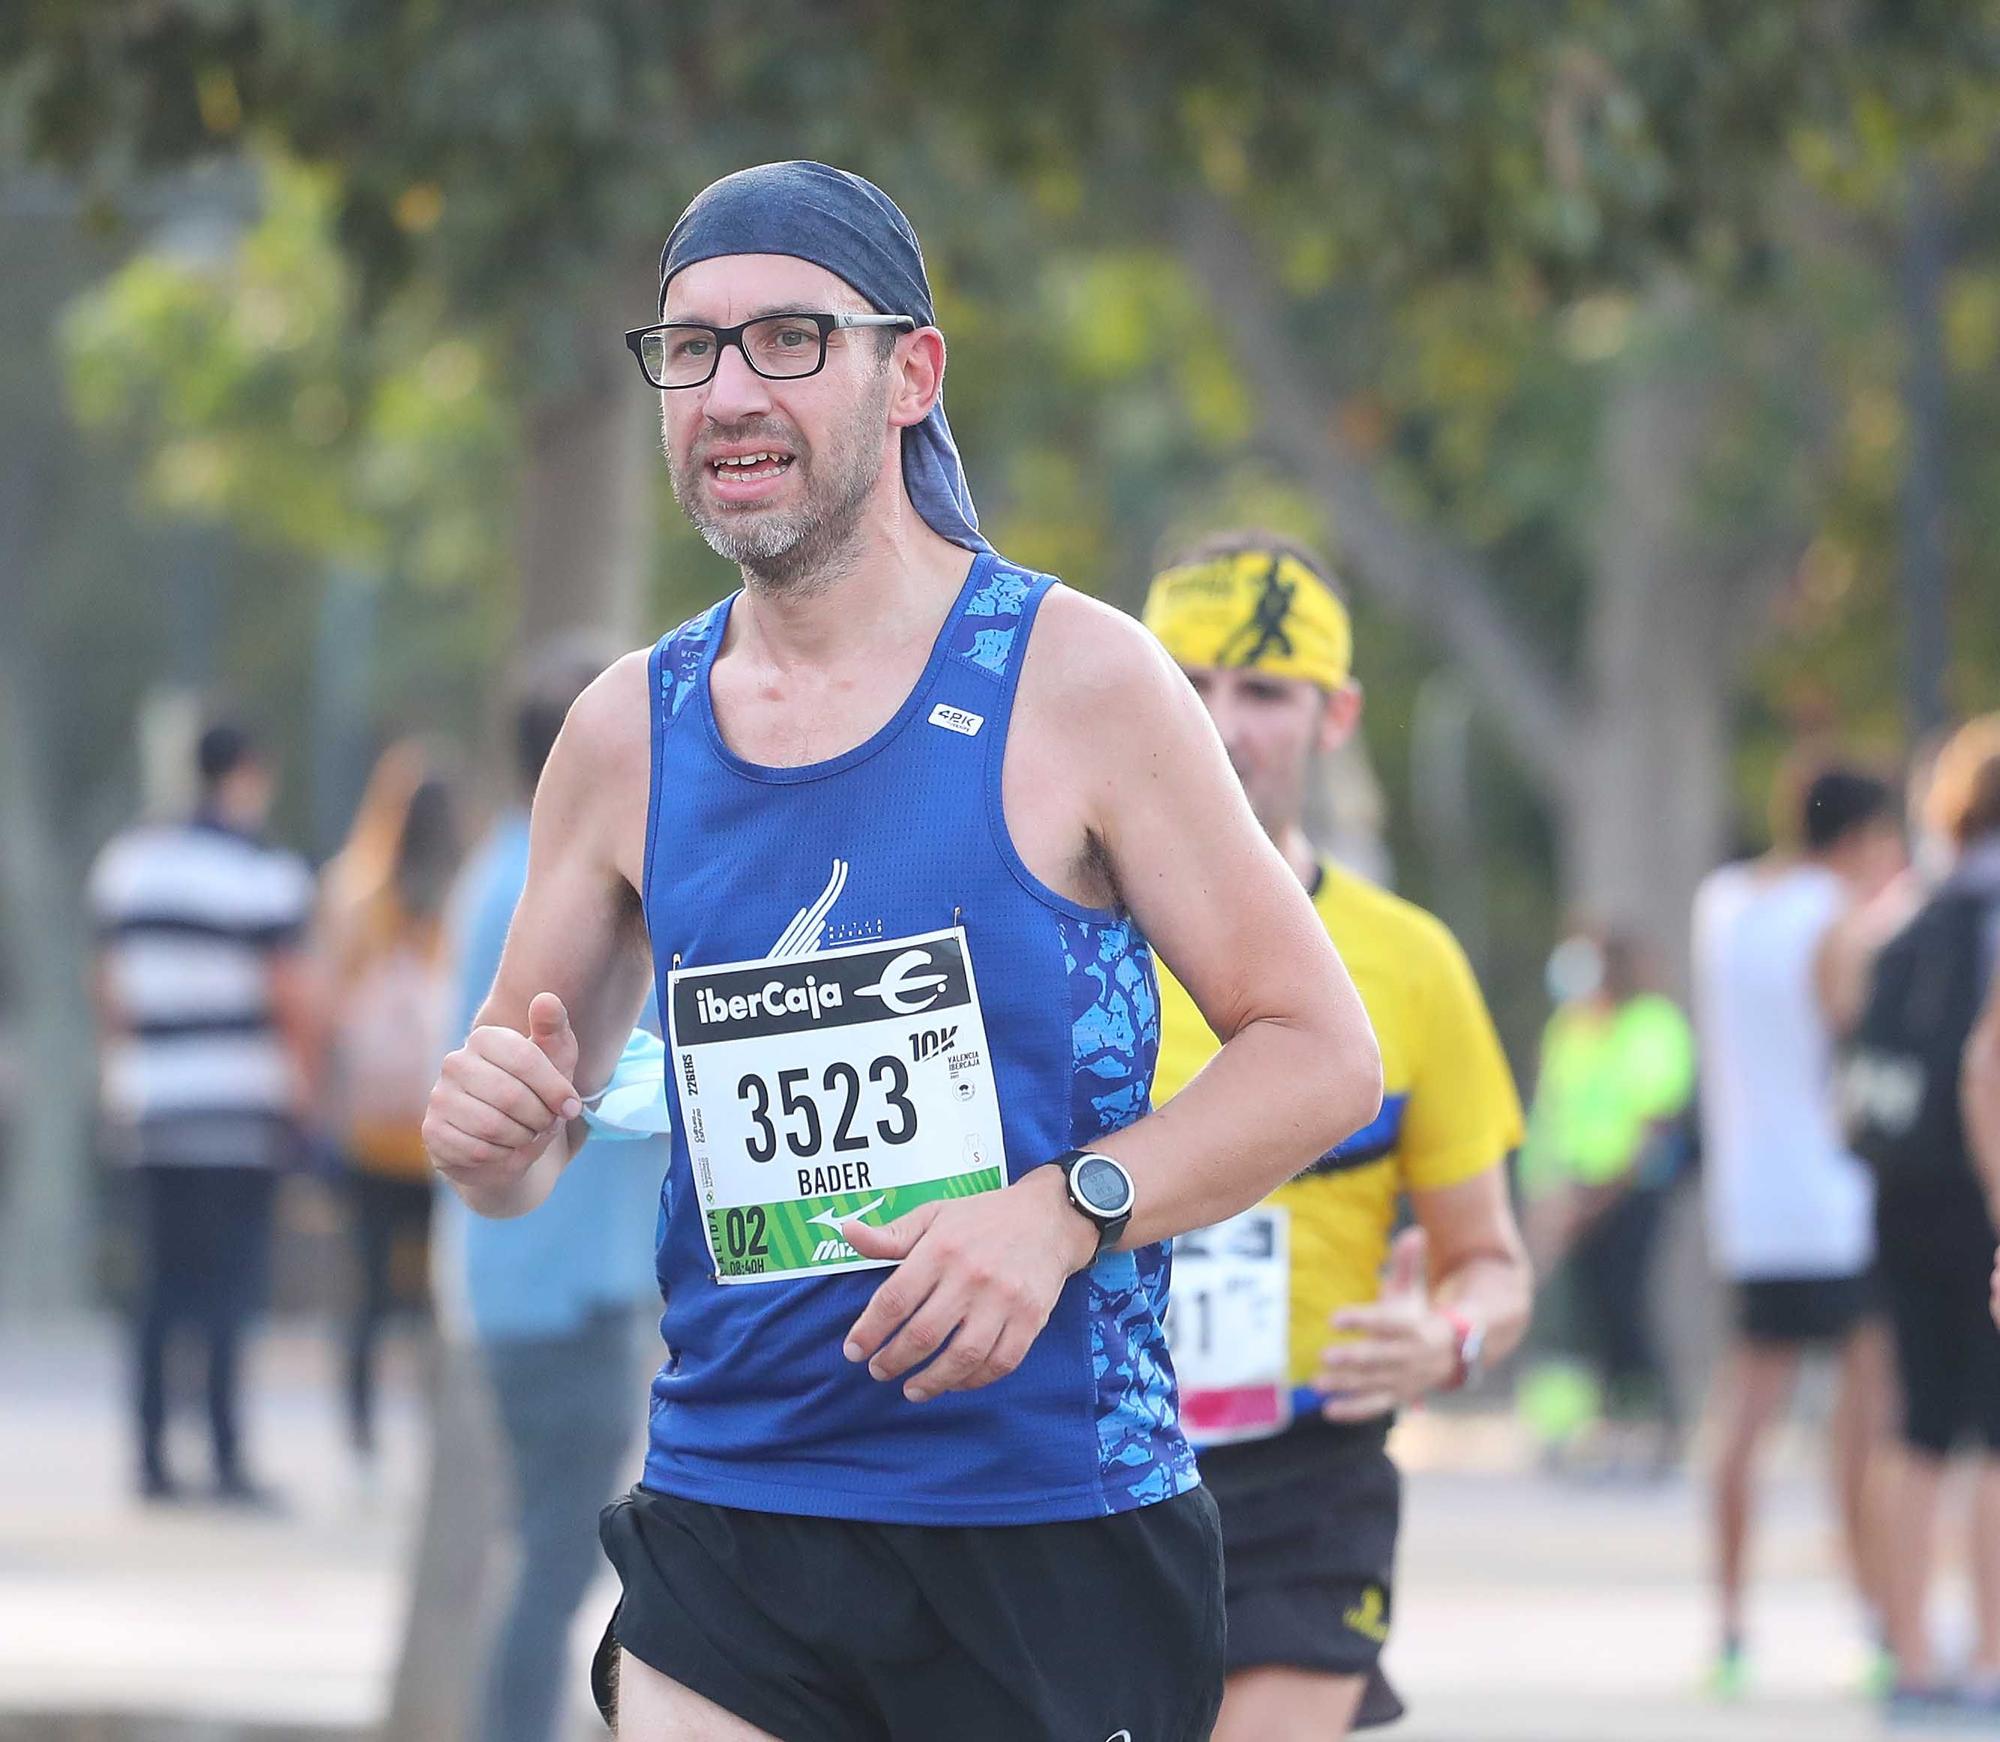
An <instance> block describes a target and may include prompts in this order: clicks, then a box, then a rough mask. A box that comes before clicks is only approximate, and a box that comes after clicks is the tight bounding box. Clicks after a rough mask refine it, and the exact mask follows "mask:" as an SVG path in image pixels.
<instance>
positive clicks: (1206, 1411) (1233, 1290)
mask: <svg viewBox="0 0 2000 1742" xmlns="http://www.w3.org/2000/svg"><path fill="white" fill-rule="evenodd" d="M1290 1232H1291V1228H1290V1217H1289V1216H1288V1215H1287V1213H1286V1212H1285V1211H1284V1210H1283V1209H1282V1208H1280V1207H1279V1206H1277V1205H1275V1204H1260V1205H1258V1206H1257V1207H1256V1208H1255V1209H1250V1210H1245V1211H1243V1213H1242V1214H1241V1215H1236V1216H1231V1217H1230V1218H1229V1220H1228V1221H1226V1222H1218V1223H1217V1224H1216V1225H1215V1226H1214V1227H1212V1228H1200V1229H1197V1230H1195V1231H1194V1232H1193V1233H1191V1234H1183V1235H1181V1236H1180V1237H1179V1238H1178V1239H1176V1240H1175V1241H1174V1292H1173V1297H1172V1299H1171V1301H1170V1302H1169V1303H1168V1307H1167V1343H1168V1346H1169V1347H1170V1348H1171V1349H1172V1350H1173V1356H1174V1368H1175V1370H1176V1372H1178V1373H1179V1375H1180V1382H1181V1420H1182V1422H1183V1423H1184V1424H1185V1425H1186V1428H1187V1431H1188V1437H1189V1438H1191V1439H1192V1440H1194V1442H1195V1443H1196V1444H1197V1445H1220V1444H1222V1443H1224V1442H1226V1441H1229V1440H1249V1439H1262V1438H1264V1437H1265V1436H1267V1435H1270V1434H1275V1433H1279V1432H1281V1431H1282V1430H1283V1429H1285V1428H1287V1427H1289V1426H1290V1425H1291V1421H1292V1387H1291V1384H1290V1381H1289V1379H1288V1377H1287V1368H1288V1355H1289V1333H1290V1325H1291V1318H1290V1305H1291V1277H1292V1266H1291V1251H1290V1240H1289V1235H1290Z"/></svg>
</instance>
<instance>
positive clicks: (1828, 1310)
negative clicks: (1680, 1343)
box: [1736, 1272, 1878, 1346]
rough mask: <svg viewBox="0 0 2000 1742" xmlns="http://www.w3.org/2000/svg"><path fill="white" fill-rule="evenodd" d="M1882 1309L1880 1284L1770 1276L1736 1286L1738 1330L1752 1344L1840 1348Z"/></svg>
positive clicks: (1852, 1278)
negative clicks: (1810, 1345)
mask: <svg viewBox="0 0 2000 1742" xmlns="http://www.w3.org/2000/svg"><path fill="white" fill-rule="evenodd" d="M1877 1310H1878V1307H1877V1288H1876V1283H1875V1280H1874V1278H1873V1277H1872V1276H1870V1275H1868V1274H1867V1273H1866V1272H1864V1273H1863V1274H1861V1275H1859V1276H1766V1277H1753V1278H1750V1279H1748V1280H1746V1281H1742V1282H1739V1283H1738V1284H1737V1285H1736V1328H1737V1330H1738V1331H1740V1332H1741V1333H1742V1335H1743V1340H1744V1341H1745V1342H1747V1343H1775V1344H1780V1345H1788V1344H1797V1345H1800V1346H1804V1345H1806V1344H1812V1343H1841V1342H1845V1341H1846V1340H1847V1337H1848V1335H1849V1333H1851V1332H1852V1331H1853V1330H1854V1328H1855V1327H1856V1326H1857V1325H1859V1324H1860V1323H1861V1322H1862V1321H1863V1320H1864V1319H1866V1318H1867V1317H1869V1315H1870V1314H1871V1313H1873V1312H1875V1311H1877Z"/></svg>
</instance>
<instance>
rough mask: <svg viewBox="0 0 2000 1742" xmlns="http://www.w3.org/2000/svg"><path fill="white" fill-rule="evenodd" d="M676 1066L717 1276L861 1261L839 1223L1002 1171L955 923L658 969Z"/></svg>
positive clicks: (812, 1270) (981, 1042) (892, 1212)
mask: <svg viewBox="0 0 2000 1742" xmlns="http://www.w3.org/2000/svg"><path fill="white" fill-rule="evenodd" d="M667 1002H668V1010H669V1019H670V1024H671V1036H672V1043H673V1052H672V1058H671V1061H670V1062H671V1070H672V1074H673V1079H674V1090H675V1094H676V1097H677V1099H678V1100H679V1103H680V1113H681V1129H682V1130H683V1131H684V1132H685V1133H686V1134H687V1142H688V1153H689V1159H690V1161H691V1163H692V1165H693V1168H694V1179H695V1189H696V1191H697V1192H698V1193H699V1194H700V1199H701V1208H702V1219H703V1225H704V1231H705V1233H706V1235H707V1239H708V1248H709V1254H710V1257H711V1258H712V1260H713V1261H714V1266H715V1276H716V1279H717V1280H718V1281H719V1282H725V1283H737V1282H775V1281H778V1280H780V1279H782V1278H786V1277H798V1276H816V1275H823V1274H827V1273H830V1272H834V1271H841V1270H855V1269H862V1268H866V1267H868V1266H869V1265H870V1264H871V1263H876V1262H880V1261H871V1260H868V1259H864V1258H862V1257H861V1256H860V1255H859V1254H857V1253H856V1252H855V1250H854V1249H853V1247H851V1246H849V1245H848V1244H847V1242H846V1240H845V1239H844V1238H842V1236H841V1232H840V1225H841V1223H842V1222H843V1221H846V1220H848V1219H849V1218H859V1219H861V1220H863V1221H867V1222H871V1223H874V1224H876V1225H880V1224H881V1223H884V1222H888V1221H892V1220H894V1219H895V1218H896V1217H897V1216H900V1215H902V1214H903V1213H904V1212H906V1211H908V1210H911V1209H914V1208H915V1207H916V1206H917V1205H918V1204H921V1203H925V1202H927V1201H929V1200H931V1199H933V1198H941V1197H969V1196H971V1195H973V1194H974V1193H977V1192H986V1191H995V1190H998V1189H999V1187H1000V1186H1001V1185H1003V1184H1004V1183H1005V1171H1006V1170H1005V1160H1004V1157H1003V1153H1002V1149H1001V1141H1000V1108H999V1101H998V1098H997V1096H996V1093H995V1089H994V1078H993V1063H992V1057H991V1055H990V1053H989V1052H988V1050H987V1044H986V1026H985V1021H984V1018H983V1017H982V1015H981V1012H980V1007H979V993H978V988H977V986H976V984H975V982H974V980H973V975H972V958H971V954H970V952H969V951H968V949H967V947H966V941H965V933H964V931H963V929H962V928H959V927H953V928H952V929H950V930H948V931H938V932H927V933H924V934H922V935H920V936H914V937H905V938H894V939H889V940H885V941H877V942H871V943H866V944H856V945H851V946H849V947H847V948H844V949H836V950H826V951H822V952H819V953H816V954H813V955H809V956H792V957H771V958H769V959H767V960H764V961H759V962H730V963H724V964H721V965H718V966H713V967H703V968H679V969H676V970H675V971H674V972H673V973H672V974H671V975H670V976H669V977H668V995H667Z"/></svg>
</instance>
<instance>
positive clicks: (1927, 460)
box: [1897, 163, 1951, 745]
mask: <svg viewBox="0 0 2000 1742" xmlns="http://www.w3.org/2000/svg"><path fill="white" fill-rule="evenodd" d="M1908 200H1909V207H1908V215H1907V217H1906V218H1905V221H1904V225H1903V233H1902V237H1901V247H1900V250H1899V256H1900V257H1899V259H1898V260H1897V268H1898V270H1897V277H1898V279H1899V280H1900V284H1899V289H1900V291H1901V295H1902V306H1903V335H1904V344H1905V347H1906V349H1907V358H1906V361H1905V363H1904V366H1903V414H1904V418H1905V420H1906V421H1907V423H1908V425H1909V431H1910V435H1909V443H1908V449H1909V457H1908V459H1907V460H1906V461H1905V462H1904V469H1903V492H1902V503H1901V509H1902V545H1903V550H1902V570H1903V670H1904V679H1903V694H1904V703H1903V712H1904V720H1905V724H1906V728H1907V730H1908V732H1909V737H1910V742H1911V743H1912V744H1913V745H1917V744H1921V743H1922V742H1923V741H1924V740H1925V739H1927V738H1929V737H1931V736H1932V735H1933V734H1934V733H1936V732H1938V731H1940V730H1942V729H1943V727H1944V726H1945V725H1946V723H1947V722H1948V720H1949V718H1950V708H1949V705H1948V703H1947V702H1946V699H1945V674H1946V671H1947V668H1948V667H1949V666H1950V664H1951V641H1950V628H1949V617H1948V612H1947V608H1946V569H1947V558H1946V553H1945V498H1946V479H1945V424H1946V412H1947V400H1948V395H1947V390H1946V385H1945V358H1944V280H1945V269H1946V265H1947V261H1948V255H1949V240H1948V237H1947V234H1946V214H1945V209H1944V198H1943V195H1942V193H1941V192H1940V190H1939V187H1938V177H1937V171H1936V170H1935V169H1934V168H1932V167H1931V166H1930V165H1929V164H1927V163H1919V164H1918V165H1917V167H1916V168H1915V169H1914V170H1913V171H1912V172H1911V175H1910V181H1909V192H1908Z"/></svg>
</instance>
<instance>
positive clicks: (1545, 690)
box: [1177, 198, 1576, 796]
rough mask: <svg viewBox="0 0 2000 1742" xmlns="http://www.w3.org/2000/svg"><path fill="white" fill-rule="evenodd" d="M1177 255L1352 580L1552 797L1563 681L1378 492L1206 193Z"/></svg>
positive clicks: (1250, 251)
mask: <svg viewBox="0 0 2000 1742" xmlns="http://www.w3.org/2000/svg"><path fill="white" fill-rule="evenodd" d="M1177 229H1178V237H1177V240H1178V245H1179V250H1180V254H1181V258H1182V260H1183V261H1184V262H1185V263H1186V264H1187V266H1188V267H1189V269H1190V270H1191V271H1192V272H1193V274H1194V276H1195V278H1196V280H1197V282H1199V283H1200V284H1201V285H1202V286H1204V287H1205V289H1206V290H1207V292H1208V296H1209V300H1210V302H1211V303H1212V304H1213V306H1214V309H1215V313H1216V315H1217V317H1218V318H1219V319H1220V320H1221V322H1222V323H1223V326H1224V328H1225V329H1226V330H1227V331H1228V333H1229V335H1230V337H1231V339H1232V340H1233V341H1234V343H1235V347H1236V352H1237V356H1238V358H1239V360H1240V361H1241V362H1242V364H1243V366H1244V367H1245V369H1246V370H1247V371H1248V372H1249V375H1250V378H1251V380H1252V381H1253V383H1254V384H1255V386H1256V388H1257V391H1258V394H1259V396H1260V398H1261V400H1262V406H1263V414H1264V429H1265V433H1266V435H1267V436H1268V437H1269V439H1270V440H1271V441H1272V442H1273V443H1274V444H1275V445H1276V446H1277V447H1278V448H1279V449H1280V450H1281V452H1282V453H1283V454H1284V456H1285V457H1286V458H1287V459H1288V460H1289V461H1290V463H1291V464H1292V465H1293V466H1294V467H1295V468H1296V470H1297V472H1298V474H1299V476H1300V478H1301V479H1302V480H1303V481H1304V482H1305V483H1306V484H1307V485H1308V486H1310V487H1311V489H1312V490H1313V491H1314V492H1315V493H1317V494H1318V495H1319V496H1320V497H1321V499H1322V500H1323V501H1324V502H1325V503H1326V505H1327V507H1328V508H1329V509H1330V510H1331V513H1332V518H1333V523H1334V526H1335V527H1336V528H1337V533H1338V537H1339V541H1340V549H1341V553H1342V555H1343V557H1344V558H1345V559H1346V560H1347V562H1348V563H1349V564H1350V565H1351V567H1352V570H1353V573H1354V575H1355V578H1356V579H1357V580H1358V581H1359V582H1360V583H1361V584H1362V585H1364V586H1366V587H1367V588H1368V590H1369V591H1370V592H1371V593H1372V594H1373V595H1374V596H1375V597H1376V598H1378V599H1380V600H1381V602H1382V603H1383V604H1385V605H1387V606H1388V607H1390V608H1391V609H1392V610H1395V611H1396V612H1398V613H1399V614H1401V615H1403V616H1405V617H1408V618H1412V619H1414V620H1416V621H1418V622H1421V623H1423V624H1425V625H1426V626H1428V627H1429V628H1430V629H1431V630H1433V631H1434V632H1435V633H1436V634H1437V636H1438V637H1439V638H1440V639H1441V640H1442V641H1443V643H1444V644H1445V646H1446V648H1447V649H1448V650H1449V651H1450V653H1451V654H1452V656H1453V658H1455V659H1456V660H1457V661H1458V662H1459V663H1460V664H1461V665H1462V666H1463V667H1464V669H1465V671H1466V673H1467V675H1468V677H1469V678H1470V680H1471V682H1472V684H1473V686H1474V688H1475V690H1476V691H1477V693H1478V695H1479V698H1480V700H1481V702H1482V703H1484V705H1485V706H1486V707H1487V708H1488V709H1489V710H1490V711H1491V712H1492V714H1493V716H1494V718H1495V720H1496V721H1497V722H1498V724H1499V726H1500V729H1501V731H1502V732H1503V733H1504V735H1505V736H1506V739H1507V741H1508V743H1509V745H1510V746H1511V747H1512V749H1513V750H1514V753H1515V754H1516V756H1518V757H1519V759H1520V761H1521V764H1522V766H1523V767H1524V768H1525V769H1526V770H1527V772H1528V773H1529V774H1530V775H1531V776H1532V777H1533V779H1534V780H1535V781H1536V783H1537V784H1538V785H1539V786H1540V787H1541V789H1542V790H1543V791H1544V792H1545V793H1547V794H1549V795H1551V796H1554V795H1557V794H1559V793H1560V792H1561V791H1562V790H1563V788H1564V785H1565V783H1566V781H1567V779H1568V777H1569V772H1570V770H1571V769H1572V767H1573V765H1574V760H1575V734H1576V725H1575V721H1574V710H1573V708H1572V704H1571V701H1570V697H1569V691H1568V687H1567V686H1566V685H1565V683H1564V682H1563V680H1562V678H1561V676H1560V674H1559V673H1557V672H1556V671H1555V670H1554V669H1552V668H1551V667H1550V666H1549V665H1548V664H1547V662H1546V661H1545V660H1544V659H1543V658H1542V657H1541V655H1540V654H1539V653H1538V652H1537V651H1536V649H1535V648H1534V647H1533V646H1532V645H1531V644H1530V643H1529V642H1528V641H1527V640H1525V639H1524V638H1523V637H1522V636H1521V635H1520V634H1519V633H1518V632H1517V631H1516V630H1515V629H1514V628H1513V627H1512V626H1511V625H1510V624H1509V623H1508V622H1507V620H1506V619H1505V617H1504V616H1503V615H1502V614H1501V611H1500V608H1499V606H1498V604H1497V603H1496V601H1497V598H1498V589H1497V587H1496V586H1495V584H1494V582H1493V580H1492V578H1491V577H1490V576H1489V575H1488V574H1487V573H1486V571H1485V570H1484V569H1483V568H1482V567H1481V566H1480V565H1479V563H1478V562H1477V561H1476V560H1475V559H1474V558H1472V557H1471V556H1469V555H1468V554H1466V553H1465V552H1463V551H1460V550H1456V549H1454V548H1452V546H1451V545H1449V544H1448V543H1447V542H1446V541H1444V540H1443V539H1440V538H1438V537H1436V536H1435V535H1434V534H1432V533H1429V532H1426V531H1424V530H1422V529H1421V528H1418V527H1415V526H1412V525H1410V524H1409V523H1408V522H1407V521H1406V520H1405V519H1404V518H1403V517H1402V516H1401V515H1399V514H1398V513H1397V512H1396V511H1395V510H1394V509H1392V508H1391V507H1390V506H1389V504H1388V503H1387V502H1385V501H1384V500H1383V498H1382V494H1381V491H1380V490H1379V489H1378V488H1377V486H1376V483H1375V480H1374V479H1373V478H1372V477H1371V476H1370V475H1369V471H1368V467H1367V464H1366V462H1364V461H1363V460H1361V459H1360V458H1359V457H1358V456H1357V455H1355V454H1354V453H1353V452H1352V451H1351V450H1350V449H1349V448H1348V447H1347V445H1346V444H1345V443H1344V442H1343V441H1342V440H1341V439H1340V437H1339V435H1338V433H1337V432H1336V431H1334V430H1333V429H1332V428H1331V427H1330V426H1329V420H1328V419H1327V417H1326V416H1325V407H1324V405H1323V404H1322V403H1321V402H1320V401H1319V400H1318V399H1317V398H1316V396H1315V394H1314V392H1313V390H1312V387H1311V385H1310V384H1309V383H1307V382H1306V381H1303V380H1301V379H1300V375H1299V370H1298V361H1297V357H1296V355H1295V353H1294V352H1293V350H1292V349H1291V348H1290V347H1288V346H1287V345H1285V344H1284V343H1283V342H1282V334H1283V332H1284V323H1285V311H1284V307H1283V302H1282V298H1281V296H1280V294H1279V292H1278V291H1277V289H1276V286H1275V285H1274V283H1273V282H1272V280H1271V278H1270V275H1269V274H1268V272H1266V271H1265V270H1264V269H1263V267H1262V264H1261V262H1260V260H1259V258H1258V255H1257V252H1256V247H1255V244H1254V243H1253V242H1252V241H1251V239H1250V237H1249V236H1248V234H1247V233H1246V232H1245V231H1244V229H1243V227H1242V226H1241V225H1240V224H1239V223H1238V222H1237V221H1236V219H1235V218H1234V217H1233V216H1232V215H1231V214H1230V213H1229V212H1227V211H1226V210H1225V209H1223V208H1222V206H1221V205H1220V204H1219V203H1218V202H1216V201H1215V200H1213V199H1201V198H1197V199H1194V200H1191V201H1189V202H1187V203H1186V204H1184V205H1183V207H1182V209H1181V214H1180V221H1179V224H1178V226H1177Z"/></svg>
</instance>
